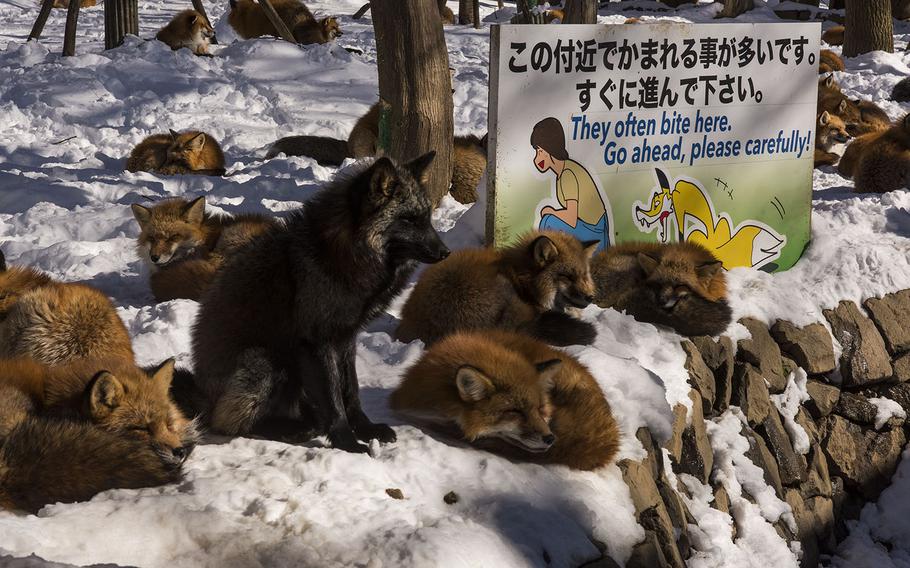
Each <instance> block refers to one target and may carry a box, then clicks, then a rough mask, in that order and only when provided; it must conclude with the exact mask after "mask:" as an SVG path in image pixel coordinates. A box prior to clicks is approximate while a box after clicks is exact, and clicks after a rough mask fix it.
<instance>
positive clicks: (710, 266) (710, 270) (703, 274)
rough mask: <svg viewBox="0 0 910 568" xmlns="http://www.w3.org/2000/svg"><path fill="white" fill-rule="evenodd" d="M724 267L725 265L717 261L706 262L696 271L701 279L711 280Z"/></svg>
mask: <svg viewBox="0 0 910 568" xmlns="http://www.w3.org/2000/svg"><path fill="white" fill-rule="evenodd" d="M723 267H724V264H723V263H722V262H721V261H719V260H715V261H714V262H706V263H704V264H702V265H701V266H699V267H698V268H696V269H695V272H696V273H697V274H698V277H699V278H704V279H709V278H714V277H715V276H716V275H717V274H718V273H719V272H720V270H721V269H722V268H723Z"/></svg>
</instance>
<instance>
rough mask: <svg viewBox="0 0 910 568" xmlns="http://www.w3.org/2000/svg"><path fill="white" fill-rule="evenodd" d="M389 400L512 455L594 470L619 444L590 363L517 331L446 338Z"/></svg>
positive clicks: (608, 459)
mask: <svg viewBox="0 0 910 568" xmlns="http://www.w3.org/2000/svg"><path fill="white" fill-rule="evenodd" d="M389 402H390V404H391V407H392V409H393V410H395V411H396V412H399V413H401V414H403V415H405V416H411V417H414V418H416V419H418V420H422V421H427V422H429V423H430V424H432V425H438V426H442V427H443V428H446V427H448V428H454V429H455V430H456V431H457V433H458V434H459V435H460V437H463V438H464V439H465V440H467V441H468V442H471V443H475V444H478V445H480V446H481V447H484V448H487V449H490V450H491V451H494V452H496V453H501V454H505V455H506V456H508V457H510V458H513V459H517V460H522V461H533V462H538V463H546V464H562V465H567V466H569V467H571V468H573V469H583V470H592V469H597V468H599V467H603V466H604V465H607V464H608V463H610V462H611V461H612V460H613V458H614V457H615V456H616V452H617V451H618V449H619V442H620V432H619V428H618V427H617V425H616V421H615V420H614V418H613V414H612V412H611V410H610V405H609V403H608V402H607V400H606V398H604V395H603V392H602V391H601V389H600V386H599V385H598V384H597V381H595V379H594V377H592V376H591V374H590V373H589V372H588V370H587V369H586V368H585V367H584V366H583V365H581V364H580V363H579V362H578V361H577V360H575V359H574V358H573V357H571V356H570V355H568V354H566V353H563V352H561V351H557V350H555V349H553V348H551V347H549V346H547V345H546V344H544V343H541V342H540V341H537V340H535V339H533V338H531V337H528V336H525V335H522V334H518V333H514V332H507V331H501V330H496V331H493V330H490V331H485V332H480V333H467V332H465V333H456V334H454V335H450V336H448V337H446V338H445V339H443V340H441V341H439V342H438V343H436V344H435V345H433V347H431V348H430V349H429V350H428V351H427V352H426V353H425V354H424V355H423V357H421V359H420V360H419V361H418V362H417V363H416V364H415V365H414V366H413V367H411V368H410V369H408V371H407V372H406V373H405V376H404V379H403V380H402V381H401V384H400V385H399V386H398V388H397V389H396V390H395V391H394V392H393V393H392V396H391V398H390V400H389Z"/></svg>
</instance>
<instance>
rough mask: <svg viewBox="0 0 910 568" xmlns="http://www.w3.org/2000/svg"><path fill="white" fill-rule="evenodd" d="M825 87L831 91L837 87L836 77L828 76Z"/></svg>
mask: <svg viewBox="0 0 910 568" xmlns="http://www.w3.org/2000/svg"><path fill="white" fill-rule="evenodd" d="M825 86H826V87H828V88H829V89H830V88H833V87H836V86H837V82H836V81H835V80H834V75H828V76H827V77H826V78H825Z"/></svg>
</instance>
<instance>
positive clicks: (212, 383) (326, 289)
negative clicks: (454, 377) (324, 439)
mask: <svg viewBox="0 0 910 568" xmlns="http://www.w3.org/2000/svg"><path fill="white" fill-rule="evenodd" d="M434 156H435V152H430V153H428V154H426V155H424V156H421V157H420V158H417V159H416V160H414V161H413V162H410V163H408V164H405V165H397V164H395V163H394V162H392V161H391V160H389V159H388V158H379V159H378V160H376V161H375V162H374V163H373V164H372V165H371V166H369V167H368V168H366V169H363V170H361V171H360V172H358V173H356V174H354V175H353V176H352V177H348V178H344V179H339V180H336V181H335V182H333V183H332V184H331V185H330V186H329V187H327V188H325V189H323V190H322V191H321V192H319V193H318V194H317V195H315V196H314V197H313V198H311V199H310V200H309V201H308V202H307V203H306V204H304V206H303V208H302V209H300V210H299V211H297V212H296V213H294V214H293V215H292V216H291V217H290V218H289V219H288V221H287V223H286V225H285V226H283V227H277V228H274V229H271V230H269V231H268V232H267V233H265V234H264V235H261V236H260V237H258V238H257V239H256V240H254V241H253V242H251V243H250V244H249V245H247V246H246V247H244V248H243V249H241V250H240V251H238V253H237V254H236V255H235V256H234V257H233V258H232V259H231V260H230V261H229V262H228V263H227V264H226V265H225V266H224V267H223V268H222V270H221V272H220V273H219V275H218V276H217V277H216V280H215V282H214V283H213V284H212V287H211V289H210V290H209V293H208V294H207V295H206V296H205V297H204V298H203V300H202V306H201V308H200V311H199V316H198V318H197V320H196V325H195V327H194V329H193V352H194V357H195V368H196V375H195V381H196V385H197V386H198V387H199V389H200V390H201V391H202V393H203V394H204V397H205V399H206V401H207V408H205V409H204V410H205V414H207V418H208V420H209V422H210V424H211V426H212V428H213V429H214V430H216V431H220V432H223V433H225V434H231V435H237V434H244V433H255V434H259V435H263V436H266V437H269V438H275V437H282V436H295V437H299V436H301V435H306V436H312V435H320V434H328V437H329V440H330V441H331V443H332V445H333V446H334V447H336V448H341V449H344V450H348V451H354V452H366V451H367V446H365V445H363V444H361V443H359V442H358V440H363V441H367V440H371V439H378V440H379V441H382V442H391V441H394V440H395V432H394V431H393V430H392V429H391V428H389V427H388V426H387V425H385V424H374V423H372V422H370V420H369V419H368V418H367V417H366V415H365V414H364V413H363V411H362V410H361V408H360V397H359V392H358V383H357V373H356V370H355V368H354V359H355V339H356V335H357V332H358V331H359V330H361V329H362V328H363V326H365V325H366V324H367V323H368V322H369V321H370V320H372V319H373V318H374V317H376V316H377V315H379V314H380V313H381V312H382V311H383V310H384V309H385V308H386V306H387V305H388V304H389V302H390V301H391V299H392V298H394V297H395V296H396V295H397V294H398V293H399V292H400V291H401V289H402V288H403V286H404V284H405V283H406V282H407V280H408V277H409V276H410V274H411V273H412V271H413V270H414V269H415V268H416V266H417V263H418V262H426V263H433V262H437V261H440V260H442V259H444V258H445V257H446V256H448V254H449V250H448V249H447V248H446V246H445V245H444V244H443V243H442V241H441V240H440V239H439V235H438V234H437V233H436V231H435V230H434V229H433V227H432V225H431V224H430V215H431V213H432V206H431V204H430V199H429V193H428V192H427V189H426V187H425V184H426V177H425V174H426V170H427V167H428V166H429V165H430V163H431V162H432V160H433V157H434Z"/></svg>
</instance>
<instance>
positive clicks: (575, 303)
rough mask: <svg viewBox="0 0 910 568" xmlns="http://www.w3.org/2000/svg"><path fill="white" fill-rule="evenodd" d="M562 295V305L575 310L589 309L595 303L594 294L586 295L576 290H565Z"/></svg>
mask: <svg viewBox="0 0 910 568" xmlns="http://www.w3.org/2000/svg"><path fill="white" fill-rule="evenodd" d="M560 295H561V296H562V300H563V301H562V303H563V304H565V305H567V306H571V307H573V308H587V307H588V305H589V304H590V303H591V302H593V301H594V295H593V294H586V293H584V292H581V291H580V290H577V289H575V288H569V289H566V290H563V291H562V292H561V294H560Z"/></svg>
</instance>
